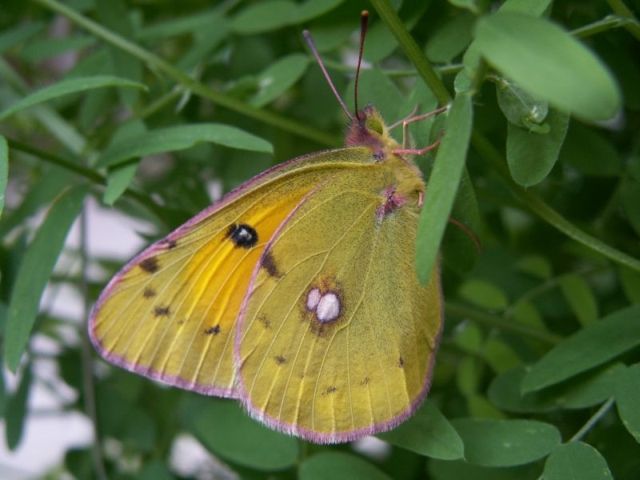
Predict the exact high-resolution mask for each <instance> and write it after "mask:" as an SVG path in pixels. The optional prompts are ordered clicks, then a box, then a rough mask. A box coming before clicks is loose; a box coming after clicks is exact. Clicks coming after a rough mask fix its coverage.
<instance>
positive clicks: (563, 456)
mask: <svg viewBox="0 0 640 480" xmlns="http://www.w3.org/2000/svg"><path fill="white" fill-rule="evenodd" d="M543 476H544V480H610V479H612V478H613V476H612V475H611V472H610V471H609V466H608V465H607V461H606V460H605V459H604V457H603V456H602V455H600V452H598V450H596V449H595V448H593V447H592V446H591V445H588V444H586V443H583V442H570V443H566V444H564V445H560V446H558V447H557V448H556V449H555V450H554V451H553V452H551V455H549V458H547V461H546V462H545V464H544V473H543Z"/></svg>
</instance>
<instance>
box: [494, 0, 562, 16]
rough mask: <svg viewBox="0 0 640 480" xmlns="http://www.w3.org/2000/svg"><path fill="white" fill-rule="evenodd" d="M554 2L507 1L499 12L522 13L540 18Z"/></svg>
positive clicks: (532, 0)
mask: <svg viewBox="0 0 640 480" xmlns="http://www.w3.org/2000/svg"><path fill="white" fill-rule="evenodd" d="M551 2H552V0H506V1H505V2H504V3H503V4H502V5H500V8H499V9H498V11H499V12H520V13H526V14H529V15H534V16H536V17H539V16H540V15H542V14H543V13H544V12H545V11H546V10H547V8H549V5H551Z"/></svg>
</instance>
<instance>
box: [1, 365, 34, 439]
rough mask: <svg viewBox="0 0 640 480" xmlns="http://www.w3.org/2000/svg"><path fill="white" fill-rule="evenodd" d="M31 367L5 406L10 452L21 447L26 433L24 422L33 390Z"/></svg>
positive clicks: (26, 370)
mask: <svg viewBox="0 0 640 480" xmlns="http://www.w3.org/2000/svg"><path fill="white" fill-rule="evenodd" d="M31 381H32V375H31V365H30V364H29V365H27V366H26V368H25V369H24V372H23V373H22V378H21V379H20V383H19V384H18V388H17V390H16V391H15V392H14V393H13V394H12V395H10V396H9V398H8V399H7V405H6V406H5V412H4V419H5V438H6V440H7V446H8V447H9V450H15V449H16V447H17V446H18V445H20V440H21V439H22V434H23V431H24V421H25V417H26V415H27V410H28V408H29V391H30V390H31Z"/></svg>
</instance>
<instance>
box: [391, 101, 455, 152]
mask: <svg viewBox="0 0 640 480" xmlns="http://www.w3.org/2000/svg"><path fill="white" fill-rule="evenodd" d="M447 108H449V107H440V108H437V109H435V110H433V111H431V112H427V113H423V114H421V115H412V114H411V115H409V117H407V118H405V119H404V120H402V148H403V149H405V150H407V149H408V145H407V143H408V141H409V125H411V124H412V123H415V122H419V121H421V120H426V119H427V118H430V117H433V116H434V115H437V114H439V113H442V112H444V111H445V110H446V109H447ZM414 112H415V110H414ZM427 151H428V150H427ZM417 155H420V154H417Z"/></svg>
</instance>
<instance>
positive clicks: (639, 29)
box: [607, 0, 640, 40]
mask: <svg viewBox="0 0 640 480" xmlns="http://www.w3.org/2000/svg"><path fill="white" fill-rule="evenodd" d="M607 3H608V4H609V6H610V7H611V10H613V11H614V12H615V13H616V14H617V15H620V16H621V17H625V18H627V19H628V20H629V22H628V23H626V24H625V25H624V28H626V29H627V30H628V31H629V33H631V35H633V36H634V37H636V39H637V40H640V23H638V19H637V18H636V17H635V15H634V14H633V12H632V11H631V10H630V9H629V7H627V6H626V5H625V4H624V2H623V1H622V0H607Z"/></svg>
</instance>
